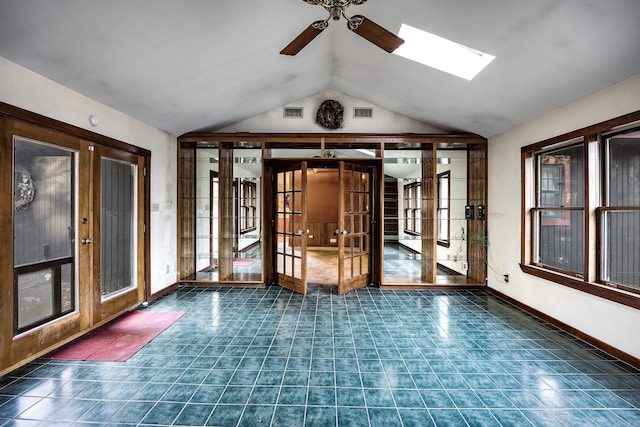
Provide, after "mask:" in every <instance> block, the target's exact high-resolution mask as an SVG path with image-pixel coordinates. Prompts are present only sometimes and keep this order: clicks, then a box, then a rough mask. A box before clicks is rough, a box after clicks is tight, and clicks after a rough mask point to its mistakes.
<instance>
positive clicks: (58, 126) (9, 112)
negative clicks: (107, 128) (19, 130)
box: [0, 102, 151, 157]
mask: <svg viewBox="0 0 640 427" xmlns="http://www.w3.org/2000/svg"><path fill="white" fill-rule="evenodd" d="M0 116H6V117H11V118H14V119H17V120H21V121H23V122H27V123H31V124H34V125H37V126H40V127H43V128H48V129H53V130H56V131H58V132H61V133H64V134H67V135H71V136H73V137H76V138H81V139H84V140H87V141H92V142H95V143H99V144H103V145H105V146H109V147H113V148H116V149H118V150H123V151H127V152H130V153H134V154H139V155H141V156H144V157H150V156H151V151H149V150H147V149H145V148H141V147H137V146H135V145H132V144H128V143H126V142H122V141H119V140H117V139H114V138H110V137H108V136H105V135H101V134H99V133H95V132H92V131H90V130H86V129H83V128H80V127H77V126H74V125H71V124H68V123H64V122H61V121H58V120H56V119H52V118H50V117H47V116H43V115H40V114H37V113H33V112H31V111H27V110H23V109H22V108H19V107H15V106H13V105H9V104H5V103H4V102H0Z"/></svg>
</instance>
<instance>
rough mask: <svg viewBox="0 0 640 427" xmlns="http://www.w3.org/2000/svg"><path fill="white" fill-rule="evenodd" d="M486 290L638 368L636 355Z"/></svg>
mask: <svg viewBox="0 0 640 427" xmlns="http://www.w3.org/2000/svg"><path fill="white" fill-rule="evenodd" d="M486 289H487V291H488V292H489V293H490V294H491V295H493V296H495V297H496V298H499V299H501V300H503V301H505V302H507V303H509V304H511V305H513V306H515V307H517V308H519V309H520V310H523V311H525V312H527V313H529V314H532V315H534V316H536V317H538V318H540V319H542V320H544V321H545V322H547V323H550V324H551V325H553V326H555V327H557V328H559V329H561V330H563V331H565V332H566V333H568V334H570V335H573V336H574V337H576V338H578V339H581V340H582V341H584V342H586V343H587V344H590V345H592V346H594V347H595V348H597V349H598V350H602V351H604V352H605V353H608V354H610V355H611V356H613V357H615V358H617V359H620V360H622V361H623V362H625V363H627V364H629V365H631V366H633V367H634V368H636V369H640V359H638V358H637V357H635V356H633V355H631V354H629V353H625V352H624V351H622V350H620V349H618V348H616V347H613V346H612V345H610V344H607V343H605V342H603V341H600V340H599V339H597V338H594V337H592V336H591V335H589V334H586V333H584V332H582V331H580V330H579V329H576V328H574V327H573V326H570V325H567V324H566V323H564V322H561V321H559V320H558V319H555V318H553V317H551V316H549V315H547V314H545V313H543V312H541V311H539V310H536V309H535V308H533V307H530V306H528V305H526V304H523V303H521V302H520V301H518V300H516V299H514V298H511V297H510V296H507V295H505V294H503V293H502V292H500V291H497V290H495V289H493V288H486Z"/></svg>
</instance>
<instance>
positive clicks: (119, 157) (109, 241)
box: [80, 146, 144, 323]
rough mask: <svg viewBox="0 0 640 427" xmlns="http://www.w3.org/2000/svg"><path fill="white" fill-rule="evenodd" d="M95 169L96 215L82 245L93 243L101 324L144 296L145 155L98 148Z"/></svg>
mask: <svg viewBox="0 0 640 427" xmlns="http://www.w3.org/2000/svg"><path fill="white" fill-rule="evenodd" d="M91 167H92V176H93V177H94V178H93V184H92V187H93V196H92V205H93V211H92V212H93V218H92V220H90V226H89V230H90V233H89V235H87V236H81V238H80V244H81V245H91V246H92V247H93V285H92V287H93V295H94V297H93V322H94V323H97V322H100V321H103V320H106V319H108V318H110V317H112V316H114V315H116V314H117V313H119V312H121V311H122V310H125V309H127V308H129V307H131V306H132V305H135V304H136V303H138V302H141V301H142V300H143V299H144V286H143V283H144V274H143V273H144V220H143V218H144V215H143V212H144V197H140V195H144V176H143V173H144V158H143V157H142V156H139V155H136V154H131V153H126V152H121V151H117V150H114V149H110V148H107V147H100V146H97V147H95V152H94V153H93V159H92V165H91ZM83 221H84V219H83Z"/></svg>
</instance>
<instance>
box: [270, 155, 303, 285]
mask: <svg viewBox="0 0 640 427" xmlns="http://www.w3.org/2000/svg"><path fill="white" fill-rule="evenodd" d="M274 180H275V189H276V205H275V207H274V211H275V217H276V218H275V251H274V252H275V257H276V259H275V274H274V278H275V281H276V283H277V284H279V285H280V286H282V287H285V288H287V289H290V290H292V291H294V292H299V293H301V294H306V293H307V162H304V161H302V162H293V163H291V164H288V165H282V166H279V167H278V168H277V169H276V170H275V171H274Z"/></svg>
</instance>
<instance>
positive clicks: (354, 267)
mask: <svg viewBox="0 0 640 427" xmlns="http://www.w3.org/2000/svg"><path fill="white" fill-rule="evenodd" d="M371 178H372V174H371V172H370V171H369V169H368V168H367V167H365V166H362V165H355V164H349V163H345V162H340V164H339V182H340V188H339V191H338V197H339V199H338V221H339V225H338V232H337V237H338V294H340V295H341V294H344V293H347V292H350V291H352V290H354V289H358V288H361V287H364V286H367V285H368V284H369V283H371V256H370V254H371V227H370V224H369V222H370V219H371V199H372V198H371V188H372V187H371V185H372V180H371Z"/></svg>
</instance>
